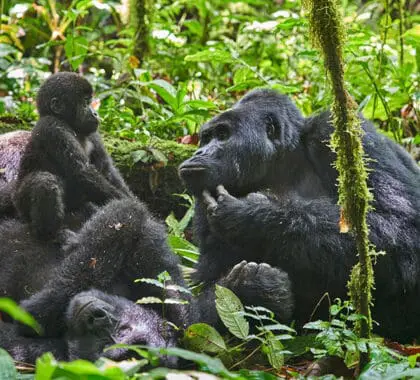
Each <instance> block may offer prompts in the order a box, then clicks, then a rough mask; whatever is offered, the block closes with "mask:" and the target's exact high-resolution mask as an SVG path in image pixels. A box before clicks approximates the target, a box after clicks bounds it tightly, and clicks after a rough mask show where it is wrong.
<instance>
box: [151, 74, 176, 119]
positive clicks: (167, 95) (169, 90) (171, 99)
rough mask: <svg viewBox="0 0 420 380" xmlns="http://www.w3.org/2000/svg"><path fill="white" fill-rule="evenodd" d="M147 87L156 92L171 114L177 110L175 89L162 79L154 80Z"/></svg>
mask: <svg viewBox="0 0 420 380" xmlns="http://www.w3.org/2000/svg"><path fill="white" fill-rule="evenodd" d="M148 87H150V88H152V89H153V90H155V91H156V93H157V94H158V95H159V96H160V97H161V98H162V99H163V100H164V101H165V103H167V104H168V105H169V106H170V107H171V109H172V111H173V112H175V111H176V110H177V109H178V101H177V97H176V96H177V93H176V90H175V88H174V87H173V86H172V85H171V84H170V83H168V82H166V81H164V80H162V79H155V80H154V81H152V82H150V83H149V84H148Z"/></svg>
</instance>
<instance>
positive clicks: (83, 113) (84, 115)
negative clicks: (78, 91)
mask: <svg viewBox="0 0 420 380" xmlns="http://www.w3.org/2000/svg"><path fill="white" fill-rule="evenodd" d="M91 104H92V93H90V94H89V93H86V94H85V96H84V97H83V98H82V99H81V100H80V101H79V103H78V104H76V117H75V119H74V123H73V130H74V131H75V132H77V133H80V134H81V135H89V134H91V133H93V132H95V131H96V130H97V129H98V125H99V116H98V114H97V112H96V111H95V110H94V109H93V108H92V105H91Z"/></svg>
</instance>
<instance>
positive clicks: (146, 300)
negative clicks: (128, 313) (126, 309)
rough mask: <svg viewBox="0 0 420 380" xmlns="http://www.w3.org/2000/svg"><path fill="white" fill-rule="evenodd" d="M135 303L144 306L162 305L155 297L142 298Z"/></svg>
mask: <svg viewBox="0 0 420 380" xmlns="http://www.w3.org/2000/svg"><path fill="white" fill-rule="evenodd" d="M136 303H139V304H142V305H145V304H155V303H160V304H161V303H163V301H162V300H161V299H160V298H157V297H143V298H140V299H139V300H137V301H136Z"/></svg>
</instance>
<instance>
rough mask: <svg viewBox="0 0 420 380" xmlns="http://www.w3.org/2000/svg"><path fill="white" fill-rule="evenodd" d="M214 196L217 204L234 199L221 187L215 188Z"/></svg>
mask: <svg viewBox="0 0 420 380" xmlns="http://www.w3.org/2000/svg"><path fill="white" fill-rule="evenodd" d="M216 194H217V201H218V202H221V201H223V200H224V199H236V198H235V197H234V196H232V195H230V194H229V192H228V191H227V190H226V189H225V187H224V186H223V185H218V186H217V187H216Z"/></svg>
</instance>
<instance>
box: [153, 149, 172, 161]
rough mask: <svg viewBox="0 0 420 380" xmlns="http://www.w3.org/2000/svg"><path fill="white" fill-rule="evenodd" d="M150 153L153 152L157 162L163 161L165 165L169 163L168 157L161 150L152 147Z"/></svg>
mask: <svg viewBox="0 0 420 380" xmlns="http://www.w3.org/2000/svg"><path fill="white" fill-rule="evenodd" d="M150 153H152V156H153V157H154V159H155V160H156V161H157V162H162V163H163V164H164V165H167V163H168V157H166V156H165V154H164V153H163V152H162V151H161V150H159V149H155V148H150Z"/></svg>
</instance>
